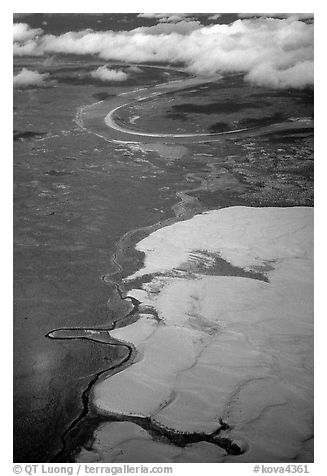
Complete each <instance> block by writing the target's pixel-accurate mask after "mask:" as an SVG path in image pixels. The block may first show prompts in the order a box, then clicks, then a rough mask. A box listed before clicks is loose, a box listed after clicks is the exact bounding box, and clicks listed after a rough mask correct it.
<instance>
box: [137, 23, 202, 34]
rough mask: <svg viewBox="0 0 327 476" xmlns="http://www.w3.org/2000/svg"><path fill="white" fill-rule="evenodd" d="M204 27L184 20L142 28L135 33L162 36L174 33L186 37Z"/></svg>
mask: <svg viewBox="0 0 327 476" xmlns="http://www.w3.org/2000/svg"><path fill="white" fill-rule="evenodd" d="M201 27H202V25H201V23H200V22H199V21H197V20H196V21H185V20H182V21H180V22H178V23H163V22H161V23H157V24H156V25H153V26H141V27H139V28H135V30H133V32H134V33H145V34H147V35H162V34H166V35H167V34H169V33H172V32H175V33H180V34H181V35H185V34H186V33H189V32H190V31H193V30H197V29H199V28H201Z"/></svg>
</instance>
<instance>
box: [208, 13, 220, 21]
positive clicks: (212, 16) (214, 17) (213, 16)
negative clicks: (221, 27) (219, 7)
mask: <svg viewBox="0 0 327 476" xmlns="http://www.w3.org/2000/svg"><path fill="white" fill-rule="evenodd" d="M220 17H221V13H215V14H214V15H211V16H210V17H208V20H218V18H220Z"/></svg>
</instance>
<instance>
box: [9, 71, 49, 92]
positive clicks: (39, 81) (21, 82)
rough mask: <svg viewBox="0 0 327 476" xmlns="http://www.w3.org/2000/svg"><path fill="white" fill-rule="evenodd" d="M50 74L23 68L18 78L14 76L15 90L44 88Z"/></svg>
mask: <svg viewBox="0 0 327 476" xmlns="http://www.w3.org/2000/svg"><path fill="white" fill-rule="evenodd" d="M49 76H50V75H49V73H43V74H41V73H39V72H38V71H31V70H29V69H26V68H23V69H22V70H21V71H20V72H19V73H18V74H17V75H16V76H14V88H27V87H31V86H34V87H44V86H46V84H47V83H46V82H45V81H46V80H47V79H48V78H49Z"/></svg>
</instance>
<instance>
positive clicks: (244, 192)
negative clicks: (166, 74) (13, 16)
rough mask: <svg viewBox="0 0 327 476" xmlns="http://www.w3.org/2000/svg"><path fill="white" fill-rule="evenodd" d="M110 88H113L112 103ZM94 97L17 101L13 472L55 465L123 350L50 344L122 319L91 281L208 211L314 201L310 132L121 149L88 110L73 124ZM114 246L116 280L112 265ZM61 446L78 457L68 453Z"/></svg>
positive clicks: (67, 90) (66, 89) (104, 289)
mask: <svg viewBox="0 0 327 476" xmlns="http://www.w3.org/2000/svg"><path fill="white" fill-rule="evenodd" d="M112 89H114V88H112ZM121 92H122V91H121V89H119V88H117V90H116V94H120V93H121ZM98 93H99V88H98V87H95V86H92V85H84V86H81V88H80V90H79V91H77V90H76V88H74V87H72V86H70V85H67V84H65V85H61V86H59V88H58V89H57V91H52V92H49V91H48V92H47V93H45V92H44V91H35V92H34V93H33V95H32V102H33V104H34V109H32V112H28V113H27V112H26V110H27V105H28V101H26V98H24V96H23V94H21V93H18V95H17V98H16V107H17V108H18V111H20V112H21V114H22V115H21V118H19V119H18V121H17V122H18V127H17V129H18V130H23V129H26V128H27V127H28V122H32V124H33V129H34V130H35V131H41V132H42V133H45V136H43V135H42V136H41V137H39V136H37V135H36V136H33V137H32V136H31V137H29V138H28V140H27V139H26V136H25V137H24V136H21V137H20V139H19V140H17V141H16V142H15V163H14V166H15V184H16V187H17V188H16V196H15V198H16V202H15V220H16V223H15V263H14V267H15V268H14V269H15V281H16V282H15V286H16V288H15V342H16V343H15V373H16V387H15V409H16V416H15V442H16V448H15V457H14V459H15V461H16V462H33V461H34V462H35V461H40V462H42V461H50V460H52V459H53V458H56V455H57V457H58V455H60V451H61V448H62V436H63V434H65V432H66V431H67V430H68V431H70V430H71V424H72V422H74V421H76V419H78V418H79V415H81V412H83V405H82V403H83V402H82V400H83V397H82V396H83V392H84V391H85V389H87V388H88V387H89V385H90V382H91V383H92V385H93V383H94V376H95V375H99V373H102V372H105V371H107V370H108V368H109V367H110V366H111V365H115V362H118V363H119V362H122V361H124V359H125V357H126V348H123V346H122V348H120V347H119V346H114V347H112V346H110V344H109V345H108V346H101V345H98V344H97V343H96V342H94V341H88V342H86V341H85V339H84V340H78V339H72V338H71V337H69V336H67V337H68V338H67V340H66V341H63V340H60V341H57V340H54V339H52V340H50V339H48V338H47V336H48V335H49V332H51V330H53V329H60V328H63V329H70V328H73V329H76V328H78V327H83V328H89V329H97V328H110V327H111V326H112V324H113V322H115V320H117V317H120V318H121V317H122V314H123V313H122V311H121V308H120V306H119V305H117V307H115V308H114V309H113V308H111V307H110V306H107V302H108V299H109V300H110V299H111V301H113V300H114V296H115V290H114V289H113V288H110V286H108V280H107V284H106V283H105V282H103V280H102V279H101V277H102V276H103V275H106V276H108V275H110V273H116V275H115V277H114V281H116V280H117V281H118V282H119V281H120V279H121V278H124V277H126V276H127V275H129V274H131V273H132V272H134V271H135V270H136V269H137V268H138V266H139V265H140V263H141V262H142V256H141V255H140V254H137V253H136V252H135V251H134V250H133V246H134V244H135V243H136V242H137V241H138V240H139V239H141V238H142V237H143V236H145V235H146V234H148V233H149V232H150V231H151V230H153V229H155V228H160V227H161V226H163V225H164V224H167V223H170V222H174V221H176V220H180V219H185V218H187V217H191V216H192V215H194V213H196V212H201V211H205V210H208V209H211V208H222V207H225V206H231V205H250V206H253V205H254V206H271V205H273V206H294V205H306V206H307V205H312V201H313V192H312V161H311V159H312V155H311V156H310V153H312V130H309V129H308V128H307V127H303V129H301V125H300V126H299V127H298V128H299V129H301V134H302V136H301V135H300V134H299V135H298V136H297V135H296V133H295V131H296V127H295V126H294V128H293V130H292V131H288V132H287V134H286V135H284V136H283V135H282V134H281V132H280V131H271V130H269V131H266V135H262V134H260V136H258V138H256V136H255V135H254V136H251V137H248V136H246V135H239V136H237V137H236V136H235V137H234V136H233V137H231V138H226V139H224V140H223V141H221V140H220V141H221V143H220V144H215V145H214V146H212V144H210V143H207V142H204V143H199V141H198V139H197V138H194V137H192V138H190V142H188V139H187V140H186V141H185V137H183V138H181V143H179V139H178V140H177V142H178V144H177V145H176V138H171V139H167V138H165V139H164V141H163V142H164V143H165V144H164V145H163V144H162V143H161V142H160V140H158V139H159V138H158V137H157V136H156V137H152V138H151V137H147V138H146V143H145V144H142V140H139V138H136V139H137V140H136V142H137V143H138V145H137V146H134V148H133V146H132V147H125V146H124V145H123V144H122V143H121V142H123V141H124V140H125V139H126V137H121V136H120V135H119V134H118V133H119V131H118V132H117V131H116V132H115V134H116V133H117V134H118V136H117V137H116V136H115V137H114V138H113V137H107V136H106V134H108V127H107V126H106V125H105V123H104V121H103V116H101V118H100V116H99V115H98V112H99V109H97V111H96V112H97V114H94V116H93V117H91V116H92V115H91V116H90V117H88V120H90V121H91V126H90V123H88V124H87V125H86V129H87V130H81V129H80V128H79V127H78V126H76V125H74V124H73V122H72V118H73V116H74V114H75V111H76V110H77V109H78V108H79V107H80V106H81V104H85V102H88V104H89V105H90V106H91V105H92V103H93V102H94V94H98ZM85 98H87V101H86V99H85ZM49 101H50V103H51V107H52V110H51V112H49V106H48V104H49ZM107 106H108V103H107V100H105V101H104V102H103V103H101V105H98V106H97V107H98V108H99V107H100V108H101V114H102V113H105V110H106V108H107ZM308 109H309V107H308ZM89 110H92V106H91V107H90V108H89ZM24 114H25V116H24ZM53 117H54V118H55V119H54V123H53ZM44 118H46V119H47V120H48V122H47V130H44ZM92 121H93V122H92ZM51 122H52V124H51ZM92 127H93V129H92ZM88 130H90V131H91V132H94V133H95V134H89V133H88ZM272 132H273V133H274V134H275V136H274V138H275V139H274V140H275V142H274V141H273V140H272V138H271V134H272ZM269 134H270V135H269ZM276 134H277V139H276ZM278 134H280V135H279V136H278ZM99 136H102V137H104V138H105V139H106V141H103V140H102V138H101V137H99ZM130 139H131V137H129V140H130ZM141 139H142V138H141ZM108 140H109V142H108ZM127 140H128V138H127ZM112 141H117V142H116V143H115V142H112ZM131 142H133V141H131ZM134 142H135V137H134ZM140 142H141V145H140V144H139V143H140ZM158 143H159V145H158ZM278 149H281V150H278ZM263 156H264V157H265V163H264V164H263V163H262V157H263ZM272 171H273V173H274V176H273V177H272ZM126 191H128V193H126ZM167 220H168V221H167ZM130 232H132V233H131V234H130ZM126 234H127V235H126ZM124 236H127V238H126V240H125V241H124V246H123V253H121V254H122V259H121V269H120V270H118V272H117V269H116V267H115V264H114V263H113V261H112V258H111V257H112V256H114V254H115V252H116V244H117V243H120V242H121V241H120V240H121V238H122V237H124ZM90 356H92V359H90ZM108 363H109V365H108ZM31 369H32V370H31ZM54 421H57V423H56V425H53V422H54ZM50 430H51V431H50ZM46 435H48V436H47V437H46ZM26 439H28V441H29V445H28V447H27V445H26ZM70 449H71V451H72V452H74V451H75V450H76V448H74V443H71V447H70ZM59 459H60V457H59Z"/></svg>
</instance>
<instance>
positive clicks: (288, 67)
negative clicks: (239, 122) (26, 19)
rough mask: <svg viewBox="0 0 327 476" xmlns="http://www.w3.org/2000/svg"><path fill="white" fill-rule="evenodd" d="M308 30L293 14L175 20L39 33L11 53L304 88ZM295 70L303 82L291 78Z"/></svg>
mask: <svg viewBox="0 0 327 476" xmlns="http://www.w3.org/2000/svg"><path fill="white" fill-rule="evenodd" d="M166 15H167V14H166ZM313 28H314V26H313V24H312V23H307V22H304V21H301V20H299V19H297V18H296V17H294V16H290V17H289V18H284V19H278V18H266V17H264V18H249V19H238V20H236V21H234V22H233V23H231V24H229V25H226V24H222V25H219V24H215V25H210V26H202V25H201V24H200V23H199V22H197V21H181V22H178V23H176V24H171V23H159V24H157V25H154V26H151V27H140V28H136V29H134V30H131V31H119V32H113V31H102V32H95V31H92V30H84V31H79V32H67V33H65V34H62V35H59V36H55V35H43V36H41V37H36V38H34V39H29V40H27V41H25V42H21V43H17V42H16V43H14V53H15V54H16V55H21V56H24V55H36V56H37V55H42V54H56V53H58V54H59V53H68V54H79V55H95V56H97V57H100V58H102V59H104V60H106V61H107V60H119V61H128V62H134V63H138V62H148V61H155V62H168V63H171V64H174V63H180V62H182V63H184V64H185V66H186V67H187V68H188V70H189V71H191V72H193V73H197V74H203V75H212V74H216V73H228V72H231V73H232V72H240V73H244V74H245V75H246V78H247V80H248V81H252V82H253V83H256V84H260V85H264V84H266V85H274V87H304V86H303V84H307V85H310V84H311V85H312V84H313V74H311V73H310V70H311V69H312V62H313ZM262 65H263V66H262ZM265 71H269V74H265ZM297 72H301V73H302V74H303V75H304V77H305V80H304V78H302V79H299V78H297V77H296V74H297ZM287 75H288V78H289V79H288V80H287V78H286V76H287ZM110 80H111V79H110Z"/></svg>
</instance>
